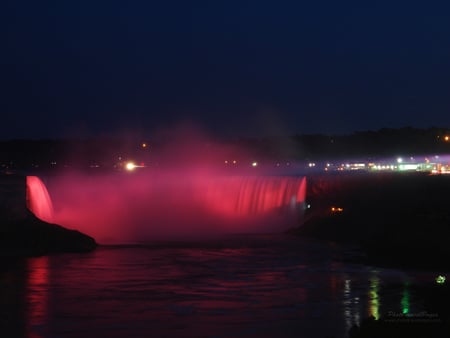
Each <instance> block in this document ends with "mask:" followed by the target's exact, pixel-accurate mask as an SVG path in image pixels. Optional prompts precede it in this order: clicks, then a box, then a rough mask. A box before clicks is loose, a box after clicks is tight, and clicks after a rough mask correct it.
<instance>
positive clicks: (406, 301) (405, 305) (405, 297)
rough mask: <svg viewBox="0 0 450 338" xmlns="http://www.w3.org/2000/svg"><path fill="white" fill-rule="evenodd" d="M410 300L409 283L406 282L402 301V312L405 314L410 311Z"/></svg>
mask: <svg viewBox="0 0 450 338" xmlns="http://www.w3.org/2000/svg"><path fill="white" fill-rule="evenodd" d="M409 302H410V294H409V283H408V282H405V284H404V286H403V294H402V300H401V301H400V305H401V308H402V313H403V314H404V315H405V314H408V313H409Z"/></svg>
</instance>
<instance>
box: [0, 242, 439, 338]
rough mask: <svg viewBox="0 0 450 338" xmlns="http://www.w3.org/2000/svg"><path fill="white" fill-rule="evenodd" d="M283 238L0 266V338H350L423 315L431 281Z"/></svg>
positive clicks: (173, 245)
mask: <svg viewBox="0 0 450 338" xmlns="http://www.w3.org/2000/svg"><path fill="white" fill-rule="evenodd" d="M344 254H345V252H343V251H342V250H341V249H339V248H337V247H334V246H332V245H328V244H323V243H319V242H315V241H311V240H306V239H301V238H296V237H290V236H287V235H251V236H245V235H241V236H230V237H227V238H223V239H214V240H208V241H206V240H205V241H197V242H194V241H189V242H182V241H178V242H149V243H145V244H139V245H126V246H120V245H119V246H102V247H100V248H98V249H97V250H96V251H94V252H91V253H85V254H59V255H52V256H44V257H36V258H29V259H20V260H8V261H5V262H3V264H2V266H3V267H2V270H0V287H1V288H0V307H1V312H0V315H1V321H0V324H1V331H2V332H0V336H2V337H3V336H5V337H27V338H44V337H49V338H50V337H52V338H53V337H58V338H66V337H96V338H97V337H347V336H348V330H349V329H350V327H351V326H352V325H354V324H359V323H360V322H361V321H362V320H363V319H364V318H367V317H368V316H374V317H376V318H378V317H379V316H381V315H383V314H385V313H387V312H389V311H391V312H395V313H414V312H420V311H423V310H424V309H423V308H422V305H421V304H420V302H419V301H417V300H416V299H415V295H414V294H413V292H411V290H410V285H411V284H412V283H429V282H430V281H432V280H433V274H432V273H425V272H414V271H409V272H402V271H399V270H394V269H382V268H375V267H371V266H364V265H360V264H356V263H350V262H348V261H346V260H342V258H343V255H344Z"/></svg>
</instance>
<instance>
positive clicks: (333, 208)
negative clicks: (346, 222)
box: [331, 207, 344, 213]
mask: <svg viewBox="0 0 450 338" xmlns="http://www.w3.org/2000/svg"><path fill="white" fill-rule="evenodd" d="M343 211H344V208H341V207H331V212H333V213H335V212H343Z"/></svg>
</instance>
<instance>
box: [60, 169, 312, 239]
mask: <svg viewBox="0 0 450 338" xmlns="http://www.w3.org/2000/svg"><path fill="white" fill-rule="evenodd" d="M52 187H53V189H52V190H51V192H52V196H53V199H54V202H55V218H54V221H55V222H56V223H58V224H61V225H63V226H67V227H70V228H75V229H77V230H80V231H82V232H85V233H87V234H89V235H91V236H93V237H94V238H96V239H97V241H99V242H101V243H105V242H107V243H124V242H127V241H128V242H136V241H140V240H148V239H155V238H156V239H157V238H168V237H170V238H173V237H180V238H186V237H195V238H197V237H202V236H207V235H210V234H220V233H245V232H274V231H282V230H285V229H287V228H289V227H292V226H295V225H297V224H298V222H299V217H300V216H301V213H302V212H303V202H304V200H305V193H306V179H305V178H304V177H270V176H259V177H257V176H225V175H216V174H208V173H205V172H184V171H183V172H181V173H175V172H166V171H164V172H162V171H151V170H150V171H146V172H141V173H133V174H131V175H126V174H113V175H104V176H82V175H65V176H61V177H59V178H57V179H55V181H54V182H53V185H52Z"/></svg>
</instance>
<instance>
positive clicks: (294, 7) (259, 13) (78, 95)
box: [0, 0, 450, 139]
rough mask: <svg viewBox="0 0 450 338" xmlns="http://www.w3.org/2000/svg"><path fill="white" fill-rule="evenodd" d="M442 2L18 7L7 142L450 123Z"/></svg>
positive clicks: (176, 0) (10, 18)
mask: <svg viewBox="0 0 450 338" xmlns="http://www.w3.org/2000/svg"><path fill="white" fill-rule="evenodd" d="M443 3H445V2H441V4H440V5H438V4H435V3H434V4H433V3H432V2H428V1H421V2H414V1H370V2H369V1H352V2H344V1H334V0H328V1H287V2H284V1H263V0H259V1H247V0H239V1H237V0H228V1H223V2H222V1H220V2H219V1H188V0H168V1H132V0H131V1H117V0H108V1H106V0H105V1H95V0H89V1H87V0H77V1H56V0H55V1H50V0H41V1H34V0H33V1H28V0H25V1H21V0H7V1H6V2H2V5H1V8H0V26H1V30H0V37H1V46H2V47H1V50H0V67H1V68H0V69H1V76H0V89H1V97H0V98H1V100H0V112H1V116H2V119H1V121H0V126H1V127H0V138H2V139H8V138H49V137H66V136H97V135H110V134H114V133H118V132H136V133H144V134H145V133H149V134H151V133H152V132H155V131H157V130H159V129H164V128H171V127H173V126H175V125H177V124H179V123H194V124H196V125H199V126H201V127H202V128H204V129H206V130H207V131H209V132H211V133H213V134H217V135H225V136H258V135H269V134H278V133H283V134H293V133H302V134H304V133H351V132H353V131H358V130H376V129H379V128H383V127H387V128H397V127H404V126H412V127H423V128H427V127H431V126H437V127H450V19H449V18H450V4H443Z"/></svg>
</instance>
